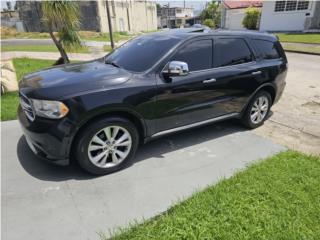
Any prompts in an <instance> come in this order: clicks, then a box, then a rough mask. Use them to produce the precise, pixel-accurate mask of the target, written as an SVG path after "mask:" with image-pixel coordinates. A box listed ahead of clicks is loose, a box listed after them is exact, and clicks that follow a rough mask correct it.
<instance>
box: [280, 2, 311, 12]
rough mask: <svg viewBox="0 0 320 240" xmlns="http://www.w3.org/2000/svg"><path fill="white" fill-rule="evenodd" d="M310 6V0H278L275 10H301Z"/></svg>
mask: <svg viewBox="0 0 320 240" xmlns="http://www.w3.org/2000/svg"><path fill="white" fill-rule="evenodd" d="M308 8H309V1H306V0H299V1H298V0H290V1H288V0H286V1H276V4H275V7H274V11H275V12H284V11H287V12H289V11H299V10H307V9H308Z"/></svg>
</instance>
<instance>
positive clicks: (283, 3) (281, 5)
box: [274, 1, 286, 12]
mask: <svg viewBox="0 0 320 240" xmlns="http://www.w3.org/2000/svg"><path fill="white" fill-rule="evenodd" d="M285 6H286V1H276V5H275V8H274V11H275V12H283V11H284V9H285Z"/></svg>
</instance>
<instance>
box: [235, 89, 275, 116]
mask: <svg viewBox="0 0 320 240" xmlns="http://www.w3.org/2000/svg"><path fill="white" fill-rule="evenodd" d="M259 91H266V92H268V93H269V94H270V96H271V101H272V103H271V105H272V104H273V103H274V100H275V97H276V86H275V84H272V83H265V84H263V85H261V86H259V87H258V88H257V89H256V90H255V91H254V92H253V93H252V94H251V95H250V97H249V99H248V101H247V103H246V104H245V106H244V107H243V109H242V111H241V115H242V114H243V113H244V112H245V111H246V109H247V107H248V105H249V103H250V101H251V100H252V98H253V97H254V96H255V95H256V94H257V93H258V92H259Z"/></svg>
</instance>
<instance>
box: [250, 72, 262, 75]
mask: <svg viewBox="0 0 320 240" xmlns="http://www.w3.org/2000/svg"><path fill="white" fill-rule="evenodd" d="M259 74H261V71H256V72H252V73H251V75H259Z"/></svg>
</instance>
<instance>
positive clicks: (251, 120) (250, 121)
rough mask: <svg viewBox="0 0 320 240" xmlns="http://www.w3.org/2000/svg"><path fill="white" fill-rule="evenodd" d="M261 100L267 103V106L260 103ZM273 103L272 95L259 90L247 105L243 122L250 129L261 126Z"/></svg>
mask: <svg viewBox="0 0 320 240" xmlns="http://www.w3.org/2000/svg"><path fill="white" fill-rule="evenodd" d="M260 102H263V103H266V104H267V106H266V105H259V103H260ZM271 104H272V100H271V95H270V94H269V93H268V92H266V91H260V92H258V93H257V94H256V95H255V96H254V97H253V98H252V99H251V101H250V103H249V105H248V106H247V108H246V110H245V112H244V114H243V117H242V123H243V124H244V125H245V126H246V127H247V128H249V129H254V128H257V127H260V126H261V125H262V124H263V123H264V121H265V120H266V119H267V117H268V115H269V112H270V107H271ZM257 106H258V108H257ZM254 113H256V115H254ZM259 113H260V114H259Z"/></svg>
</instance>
